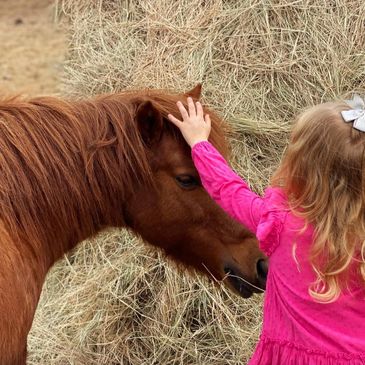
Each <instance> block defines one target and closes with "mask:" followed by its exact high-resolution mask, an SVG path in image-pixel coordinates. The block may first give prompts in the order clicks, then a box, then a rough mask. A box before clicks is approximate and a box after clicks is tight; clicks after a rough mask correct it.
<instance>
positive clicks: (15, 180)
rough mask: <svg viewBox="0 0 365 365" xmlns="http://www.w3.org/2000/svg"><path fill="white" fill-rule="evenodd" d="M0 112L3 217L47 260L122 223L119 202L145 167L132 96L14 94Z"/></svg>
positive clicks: (46, 262)
mask: <svg viewBox="0 0 365 365" xmlns="http://www.w3.org/2000/svg"><path fill="white" fill-rule="evenodd" d="M1 117H2V119H4V120H6V122H7V123H6V124H3V126H2V127H0V128H1V129H2V131H3V135H4V136H5V137H4V139H3V140H1V141H0V143H1V144H3V146H1V145H0V149H1V150H2V151H3V150H6V148H7V149H8V151H7V152H6V153H4V154H3V156H1V161H0V163H1V164H2V166H3V167H4V175H3V177H1V179H4V181H3V184H2V186H3V187H4V189H3V191H2V192H1V201H2V203H3V204H1V207H0V209H1V217H2V219H3V220H4V221H5V222H6V224H7V226H8V229H9V230H10V231H12V232H14V233H16V234H17V236H18V237H22V238H23V239H21V240H20V242H22V241H24V237H25V238H26V241H27V242H28V244H29V245H31V246H32V250H33V252H34V254H35V255H36V256H37V255H40V257H41V260H43V261H44V265H45V266H48V267H49V266H51V265H52V264H53V263H54V261H55V260H57V259H58V258H59V257H60V256H62V254H63V253H65V252H66V251H68V250H70V249H71V248H73V247H74V246H75V245H76V244H77V243H78V242H80V241H82V240H84V239H86V238H87V237H90V236H91V235H93V234H95V233H97V232H98V231H100V230H101V229H103V228H105V227H107V226H123V225H125V221H124V213H123V205H124V203H125V201H126V199H127V198H128V196H129V195H130V194H132V193H133V186H135V185H136V184H139V183H141V182H142V181H143V180H144V179H145V178H146V176H148V175H149V166H148V163H147V158H146V156H145V155H144V154H143V151H144V149H143V145H142V142H141V140H140V137H139V133H138V131H137V130H136V128H135V126H134V125H133V123H134V121H133V107H132V106H131V105H130V104H128V103H126V102H122V101H121V100H120V99H118V96H117V95H110V96H105V97H100V98H98V99H96V100H92V101H82V102H75V103H67V102H64V101H61V100H58V99H55V98H37V99H33V100H31V101H29V102H20V101H17V100H12V101H8V102H7V103H0V118H1ZM9 146H10V147H9ZM7 203H8V204H7Z"/></svg>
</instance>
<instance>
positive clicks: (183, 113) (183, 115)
mask: <svg viewBox="0 0 365 365" xmlns="http://www.w3.org/2000/svg"><path fill="white" fill-rule="evenodd" d="M176 105H177V107H178V108H179V111H180V113H181V116H182V117H183V119H184V120H185V119H187V118H189V114H188V112H187V111H186V109H185V107H184V105H183V103H182V102H181V101H178V102H177V103H176Z"/></svg>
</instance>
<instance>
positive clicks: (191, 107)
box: [188, 98, 196, 118]
mask: <svg viewBox="0 0 365 365" xmlns="http://www.w3.org/2000/svg"><path fill="white" fill-rule="evenodd" d="M188 107H189V116H190V118H194V117H196V109H195V105H194V101H193V99H192V98H188Z"/></svg>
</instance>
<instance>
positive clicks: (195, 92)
mask: <svg viewBox="0 0 365 365" xmlns="http://www.w3.org/2000/svg"><path fill="white" fill-rule="evenodd" d="M201 93H202V84H200V83H199V84H197V85H196V86H195V87H194V88H193V89H191V90H190V91H187V92H186V93H185V95H187V96H191V97H192V98H193V99H200V96H201Z"/></svg>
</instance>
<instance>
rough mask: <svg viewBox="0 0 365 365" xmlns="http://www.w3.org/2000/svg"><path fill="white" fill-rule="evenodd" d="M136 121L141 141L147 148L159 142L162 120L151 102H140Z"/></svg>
mask: <svg viewBox="0 0 365 365" xmlns="http://www.w3.org/2000/svg"><path fill="white" fill-rule="evenodd" d="M136 120H137V125H138V128H139V131H140V133H141V136H142V139H143V141H144V142H145V144H146V145H147V146H149V147H150V146H152V145H153V144H154V143H155V142H158V141H159V140H160V138H161V135H162V124H163V118H162V115H161V113H160V112H159V111H158V110H157V109H156V108H155V106H154V105H153V103H152V102H151V101H149V100H147V101H142V102H141V103H140V104H139V105H138V107H137V111H136Z"/></svg>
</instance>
